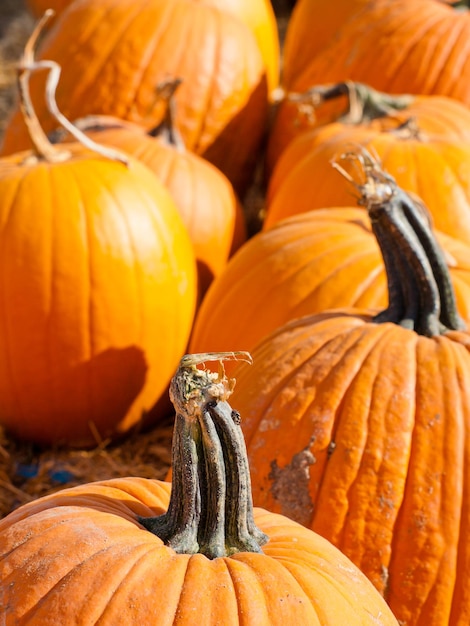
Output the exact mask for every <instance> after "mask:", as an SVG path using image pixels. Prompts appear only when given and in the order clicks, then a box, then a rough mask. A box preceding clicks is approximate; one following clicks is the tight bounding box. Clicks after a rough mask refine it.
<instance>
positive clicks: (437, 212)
mask: <svg viewBox="0 0 470 626" xmlns="http://www.w3.org/2000/svg"><path fill="white" fill-rule="evenodd" d="M381 121H382V120H374V121H373V122H371V123H370V124H367V125H359V126H350V125H347V124H341V123H336V124H328V125H326V126H324V127H322V128H318V129H316V130H314V131H309V132H307V133H304V134H303V135H301V136H299V137H298V138H297V139H295V140H294V141H293V142H292V143H291V144H289V146H288V147H287V148H286V150H285V151H284V153H283V154H282V157H281V158H280V160H279V162H278V164H277V166H276V168H275V170H274V173H273V176H272V179H271V181H270V183H269V188H268V195H267V208H266V217H265V222H264V227H265V228H268V227H269V226H271V225H272V224H274V223H276V222H277V221H278V220H280V219H283V218H284V217H288V216H290V215H295V214H298V213H303V212H305V211H309V210H312V209H319V208H326V207H328V206H331V207H333V206H336V207H338V206H351V204H352V199H353V194H352V193H351V190H350V189H348V188H347V187H346V186H345V185H341V184H338V175H337V172H335V171H334V169H333V168H332V167H331V161H332V160H334V159H335V158H337V157H338V155H340V154H341V153H343V152H344V151H347V150H348V148H351V150H352V151H354V150H355V149H356V148H357V146H366V147H367V149H368V150H369V151H370V152H372V153H374V154H375V155H376V156H378V157H379V158H380V160H381V161H382V165H383V167H384V169H386V170H387V171H388V172H389V173H390V174H391V175H392V176H393V177H394V178H395V179H396V181H397V183H398V185H399V186H400V187H401V188H403V189H405V190H406V191H408V192H413V193H415V194H417V195H418V196H419V197H420V198H421V199H422V200H423V202H424V203H425V204H426V206H427V208H428V210H429V212H430V214H431V216H432V221H433V223H434V225H435V227H436V228H437V229H438V230H440V231H442V232H443V233H446V234H448V235H451V236H453V237H458V238H460V239H462V240H463V241H467V242H470V147H469V146H470V143H469V142H468V141H467V140H463V139H461V140H458V139H454V138H447V137H446V136H445V135H437V134H435V135H431V134H429V135H428V134H427V133H426V132H421V131H420V129H419V126H418V127H416V125H415V124H414V123H413V121H412V120H410V123H409V124H407V123H405V124H404V125H401V124H400V123H399V122H397V124H398V126H395V128H394V129H393V128H392V129H391V128H390V125H389V123H390V120H388V123H387V124H386V125H385V128H384V129H382V128H381ZM384 121H385V120H384ZM430 172H432V177H430Z"/></svg>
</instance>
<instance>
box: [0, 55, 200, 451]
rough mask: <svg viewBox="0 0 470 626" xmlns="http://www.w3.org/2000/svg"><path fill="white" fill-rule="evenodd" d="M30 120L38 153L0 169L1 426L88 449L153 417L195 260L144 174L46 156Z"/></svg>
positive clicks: (63, 152) (188, 307)
mask: <svg viewBox="0 0 470 626" xmlns="http://www.w3.org/2000/svg"><path fill="white" fill-rule="evenodd" d="M25 56H26V55H25ZM24 67H25V68H28V70H26V69H24V70H20V72H22V73H24V76H23V77H24V78H25V79H27V76H28V74H29V71H30V69H32V68H34V64H33V63H31V62H30V61H29V59H28V60H27V62H26V63H25V66H24ZM26 102H27V99H25V103H26ZM27 113H28V115H27V119H28V124H29V125H30V126H31V127H32V137H33V140H34V141H35V142H36V148H35V151H31V152H28V151H26V152H20V153H17V154H15V155H12V156H9V157H4V158H2V159H1V160H0V190H1V193H0V196H1V202H0V268H1V275H2V280H1V283H0V309H1V320H2V322H1V325H0V424H1V425H2V426H4V427H5V428H6V429H7V430H9V431H10V432H12V433H14V434H15V435H17V436H18V437H21V438H24V439H28V440H31V441H35V442H39V443H48V444H50V443H53V442H60V443H64V444H68V445H93V444H96V443H97V439H98V440H101V439H106V438H108V437H116V436H119V435H122V434H123V433H125V432H127V431H128V430H129V429H130V428H131V427H133V426H135V425H136V424H139V423H141V422H142V420H143V419H144V418H145V419H149V420H150V419H156V418H157V417H158V414H155V415H148V414H149V412H150V410H151V409H152V408H153V407H154V405H155V403H156V402H157V401H158V400H159V399H160V398H161V397H162V395H163V396H164V397H165V396H166V389H167V385H168V383H169V381H170V378H171V376H172V373H173V371H174V368H175V366H176V364H177V362H178V360H179V359H180V357H181V354H182V353H183V352H184V350H185V348H186V344H187V341H188V336H189V332H190V328H191V325H192V322H193V316H194V309H195V300H196V267H195V259H194V253H193V249H192V245H191V241H190V239H189V235H188V233H187V230H186V228H185V226H184V224H183V222H182V220H181V217H180V216H179V213H178V210H177V208H176V206H175V204H174V202H173V200H172V198H171V196H170V194H169V193H168V191H167V190H166V189H165V187H164V186H163V184H162V183H160V182H159V180H158V179H157V178H156V176H155V175H154V174H153V173H152V172H151V171H150V170H149V169H148V168H147V167H145V166H144V165H142V164H141V163H140V162H139V161H137V160H136V159H132V158H131V157H129V159H128V162H127V165H125V164H124V163H123V162H119V161H115V160H112V159H111V158H110V157H109V156H104V155H105V154H109V152H110V151H109V150H108V151H106V150H105V149H104V148H101V153H102V154H103V155H101V154H99V153H97V152H92V151H90V150H89V149H87V148H84V147H83V146H82V145H80V144H78V143H74V144H64V145H63V146H60V147H54V146H52V145H50V144H49V143H48V142H47V140H46V138H45V136H42V135H41V129H40V127H36V126H37V120H35V118H34V116H33V115H32V112H31V111H29V110H28V109H27ZM35 127H36V128H35ZM94 148H95V149H96V150H98V152H99V151H100V149H99V148H98V147H96V146H95V147H94ZM114 152H116V151H114ZM111 155H112V156H116V155H113V154H111ZM120 158H121V159H123V158H124V157H122V156H121V157H120ZM146 416H147V417H146Z"/></svg>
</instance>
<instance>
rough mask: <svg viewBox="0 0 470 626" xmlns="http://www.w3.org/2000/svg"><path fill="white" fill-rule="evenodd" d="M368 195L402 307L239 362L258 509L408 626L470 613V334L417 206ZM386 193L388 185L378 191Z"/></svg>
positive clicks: (279, 332) (392, 196) (320, 323)
mask: <svg viewBox="0 0 470 626" xmlns="http://www.w3.org/2000/svg"><path fill="white" fill-rule="evenodd" d="M369 182H370V183H371V184H370V185H369V186H368V187H366V188H363V201H364V203H365V204H366V206H367V208H368V211H369V216H370V219H371V224H372V228H373V231H374V233H375V235H376V237H377V240H378V243H379V245H380V248H381V251H382V254H383V257H384V263H385V267H386V270H387V278H388V291H389V304H388V306H387V308H386V309H384V310H382V311H380V310H379V309H375V310H374V309H344V310H332V311H324V312H323V313H320V314H317V315H311V316H306V317H302V318H300V319H297V320H293V321H292V322H290V323H288V324H286V325H284V326H282V327H280V328H278V329H276V330H275V331H274V332H273V333H271V335H270V336H269V337H267V338H265V339H264V340H263V341H261V342H260V343H259V344H258V345H257V346H256V347H255V348H253V350H252V355H253V361H254V366H253V370H252V371H247V369H245V368H243V367H242V366H239V367H237V368H236V371H235V373H234V375H235V376H236V377H237V388H236V390H235V392H234V394H233V396H232V403H233V406H234V407H236V409H237V410H238V411H240V413H241V414H242V415H243V429H244V433H245V437H246V442H247V450H248V457H249V461H250V466H251V476H252V485H253V499H254V503H255V504H256V505H257V506H269V507H271V508H272V510H273V511H276V512H281V513H282V514H285V515H287V516H289V517H291V518H292V519H295V520H296V521H298V522H300V523H302V524H304V525H305V526H306V527H309V528H312V529H313V530H315V531H316V532H318V533H320V534H321V535H322V536H324V537H325V538H327V539H328V540H330V541H331V542H332V543H333V544H334V545H336V546H337V547H338V548H339V549H340V550H341V551H342V552H344V553H345V554H346V555H347V556H348V557H349V558H350V559H351V560H352V561H353V562H354V563H355V564H356V565H358V566H359V567H360V569H361V570H362V571H363V572H364V573H365V574H366V575H367V577H368V578H369V579H370V580H371V581H372V582H373V583H374V585H375V586H376V588H377V589H378V590H379V591H380V592H381V593H382V594H383V595H384V597H385V599H386V600H387V602H388V604H389V606H390V607H391V609H392V611H393V613H394V614H395V616H396V617H397V619H398V622H399V623H400V624H406V625H408V626H417V625H420V626H421V625H423V624H427V625H428V626H442V624H453V625H454V624H455V625H457V624H462V625H463V624H465V623H466V622H467V621H468V615H469V614H470V596H469V594H468V578H469V574H470V550H469V547H468V542H467V540H466V537H467V531H468V528H469V523H470V518H469V515H468V511H469V510H470V481H469V478H468V472H467V468H468V466H469V463H470V456H469V455H470V448H469V446H468V438H469V432H470V395H469V393H468V390H469V389H470V334H469V333H468V332H467V331H466V330H465V329H464V328H465V326H464V324H463V323H462V321H461V318H460V316H459V314H458V312H457V309H456V306H455V296H454V292H453V289H452V283H451V279H450V276H449V273H448V271H447V268H446V265H445V262H444V258H443V255H442V251H441V250H440V247H439V246H438V244H437V241H436V239H435V238H434V237H433V235H432V232H431V230H430V228H429V224H428V222H427V221H426V219H424V217H423V215H422V213H421V212H420V211H419V210H418V209H417V206H416V204H415V203H414V202H413V200H412V198H411V197H410V196H409V195H407V194H406V193H405V192H403V191H402V190H400V189H399V188H398V187H397V186H396V185H394V184H393V181H392V180H391V179H390V177H388V176H386V175H383V173H382V174H381V173H380V172H379V171H378V170H376V171H375V172H374V178H373V179H372V180H370V181H369ZM372 183H373V184H372Z"/></svg>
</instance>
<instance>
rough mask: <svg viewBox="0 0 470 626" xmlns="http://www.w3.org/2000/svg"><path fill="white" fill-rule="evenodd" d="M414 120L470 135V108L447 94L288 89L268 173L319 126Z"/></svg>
mask: <svg viewBox="0 0 470 626" xmlns="http://www.w3.org/2000/svg"><path fill="white" fill-rule="evenodd" d="M432 1H433V2H434V0H432ZM374 120H376V121H374ZM409 120H412V121H413V125H414V127H415V128H416V129H419V133H420V135H421V136H423V137H424V138H426V137H427V136H434V135H439V136H442V135H443V136H445V137H447V138H448V139H456V140H458V139H460V140H462V139H463V140H465V141H468V140H469V139H470V109H469V108H468V106H466V105H465V104H463V103H461V102H459V101H458V100H454V99H453V98H448V97H446V96H437V95H417V96H416V95H415V96H412V95H409V94H400V95H395V94H388V93H383V92H379V91H376V90H375V89H372V87H370V86H369V85H365V84H363V83H358V82H354V81H344V82H340V83H336V84H332V85H315V86H312V87H311V88H310V89H308V90H307V91H306V92H304V93H287V94H286V95H285V98H284V99H283V100H282V105H281V106H279V107H277V109H276V113H275V115H274V119H273V123H272V125H271V128H270V130H269V142H268V148H267V157H266V169H267V174H268V176H271V175H272V172H273V170H274V167H275V165H276V163H277V162H278V161H279V157H280V155H281V154H282V152H283V151H284V150H285V148H286V147H287V146H288V145H289V144H290V143H291V141H292V140H293V139H295V138H296V137H298V136H299V135H301V134H302V133H304V132H306V131H308V130H312V129H314V128H317V127H318V126H323V125H325V124H330V123H332V122H340V123H341V124H344V125H348V126H357V125H366V126H372V128H374V129H375V130H382V131H386V130H392V129H395V128H397V127H399V126H400V125H402V124H405V123H406V122H407V121H409ZM425 140H426V139H425Z"/></svg>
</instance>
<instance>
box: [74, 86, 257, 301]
mask: <svg viewBox="0 0 470 626" xmlns="http://www.w3.org/2000/svg"><path fill="white" fill-rule="evenodd" d="M173 88H174V86H171V85H169V86H168V89H169V90H170V91H171V90H173ZM171 97H172V96H170V98H171ZM172 109H173V107H172V106H171V103H170V102H168V109H167V115H166V116H165V118H164V120H163V121H162V123H161V124H160V125H159V126H158V127H156V128H155V129H152V130H151V131H149V132H146V131H145V130H144V129H143V128H142V127H141V126H138V125H137V124H132V123H130V122H125V121H123V120H119V119H117V118H113V117H110V116H97V117H96V116H91V117H90V118H83V119H81V120H77V122H76V125H77V126H78V127H79V128H80V129H81V130H83V131H84V132H85V133H86V135H87V136H88V137H90V138H91V139H92V140H94V141H96V142H97V143H99V144H102V145H106V146H112V147H114V148H118V149H119V150H122V151H124V152H125V153H127V154H130V155H132V156H133V157H135V158H137V159H139V161H141V162H142V163H144V164H145V165H146V166H147V167H149V168H150V169H151V170H152V171H153V172H154V173H155V174H156V175H157V176H158V178H159V179H160V180H161V181H162V182H163V183H164V185H165V186H166V187H167V189H168V190H169V192H170V193H171V195H172V197H173V200H174V201H175V204H176V206H177V208H178V211H179V213H180V215H181V217H182V218H183V222H184V224H185V226H186V228H187V230H188V233H189V236H190V237H191V241H192V243H193V246H194V252H195V255H196V261H197V264H198V276H199V281H198V284H199V297H200V298H202V296H203V295H204V293H205V292H206V290H207V288H208V286H209V284H210V283H211V281H212V280H213V278H214V276H217V275H218V274H220V272H221V271H222V270H223V268H224V267H225V265H226V263H227V260H228V258H229V256H230V255H231V254H232V253H233V252H234V251H235V250H236V249H237V248H238V247H239V246H240V245H241V244H242V243H243V242H244V241H245V240H246V226H245V218H244V215H243V211H242V208H241V205H240V202H239V201H238V199H237V197H236V194H235V192H234V190H233V187H232V185H231V183H230V181H229V180H228V179H227V178H226V176H225V175H224V174H222V172H221V171H220V170H218V169H217V168H216V167H215V166H214V165H212V164H211V163H209V161H206V159H203V158H202V157H200V156H198V155H197V154H194V153H193V152H190V151H189V150H187V149H186V147H185V146H184V142H183V141H182V139H181V137H180V135H179V133H178V130H177V128H176V127H175V125H174V124H173V120H172V116H173V114H172Z"/></svg>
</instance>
